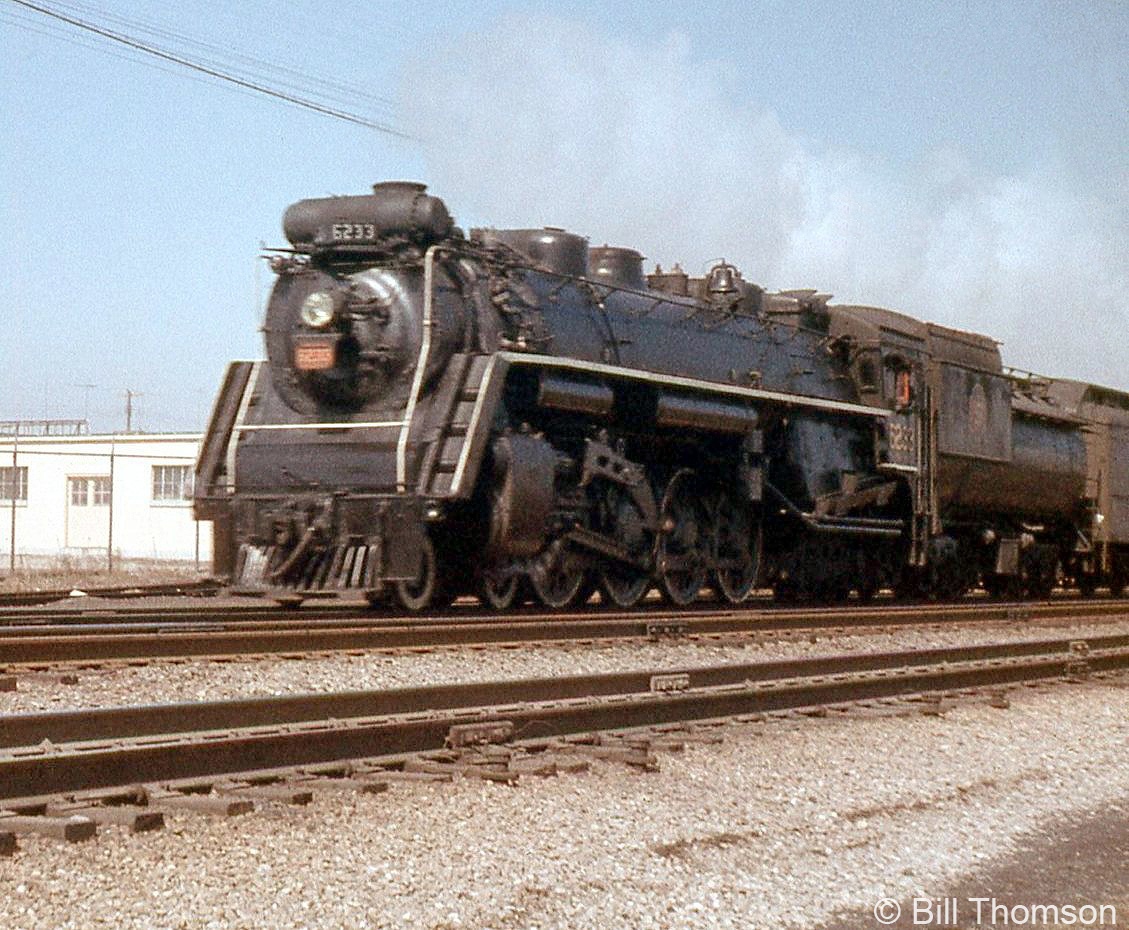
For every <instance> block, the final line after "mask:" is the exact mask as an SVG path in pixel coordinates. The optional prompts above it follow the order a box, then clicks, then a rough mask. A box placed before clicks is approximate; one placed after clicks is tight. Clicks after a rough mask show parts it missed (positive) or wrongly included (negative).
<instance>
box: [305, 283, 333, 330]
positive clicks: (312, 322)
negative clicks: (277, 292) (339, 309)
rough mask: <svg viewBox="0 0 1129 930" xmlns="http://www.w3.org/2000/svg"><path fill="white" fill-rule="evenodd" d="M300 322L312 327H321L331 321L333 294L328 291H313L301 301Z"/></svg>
mask: <svg viewBox="0 0 1129 930" xmlns="http://www.w3.org/2000/svg"><path fill="white" fill-rule="evenodd" d="M300 315H301V317H302V322H303V323H305V324H306V325H307V326H309V327H311V328H313V329H322V328H323V327H325V326H328V325H329V324H330V323H332V322H333V315H334V307H333V295H332V294H331V293H330V292H329V291H314V292H313V293H312V294H310V295H309V296H308V297H307V298H306V299H305V300H303V301H302V310H301V314H300Z"/></svg>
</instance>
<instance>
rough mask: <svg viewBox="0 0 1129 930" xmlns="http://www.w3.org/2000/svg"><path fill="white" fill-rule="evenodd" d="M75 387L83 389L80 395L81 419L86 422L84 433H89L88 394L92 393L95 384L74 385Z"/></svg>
mask: <svg viewBox="0 0 1129 930" xmlns="http://www.w3.org/2000/svg"><path fill="white" fill-rule="evenodd" d="M75 387H77V388H82V389H83V392H84V393H83V395H82V418H83V419H84V420H85V421H86V431H87V432H88V433H89V432H90V392H91V391H93V390H94V389H95V388H96V387H98V385H97V384H76V385H75Z"/></svg>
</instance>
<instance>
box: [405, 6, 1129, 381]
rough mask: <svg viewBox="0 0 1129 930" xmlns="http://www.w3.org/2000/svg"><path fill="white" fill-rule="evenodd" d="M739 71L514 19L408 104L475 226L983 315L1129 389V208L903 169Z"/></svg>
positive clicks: (1041, 364)
mask: <svg viewBox="0 0 1129 930" xmlns="http://www.w3.org/2000/svg"><path fill="white" fill-rule="evenodd" d="M746 65H747V66H748V67H753V68H755V67H756V63H755V62H741V63H737V66H739V67H744V66H746ZM732 67H733V65H732V64H726V63H724V62H718V61H708V60H701V59H700V58H697V57H695V56H694V55H693V54H692V52H691V50H690V47H689V45H688V43H687V42H686V41H685V40H684V39H682V38H680V37H679V36H677V35H673V36H671V37H669V38H668V39H667V40H666V41H664V42H661V43H659V44H654V45H645V44H642V43H633V42H630V41H624V40H619V39H612V38H609V37H606V36H603V35H600V34H598V33H596V32H595V31H593V30H592V29H590V28H587V27H585V26H583V25H579V24H576V23H572V22H568V21H564V20H560V19H554V18H548V17H539V16H511V17H508V18H507V19H506V20H504V21H502V22H500V23H494V24H491V26H490V27H489V29H488V30H486V31H484V32H482V33H475V34H468V35H466V36H463V37H462V38H460V39H458V40H455V41H452V42H451V43H450V44H449V45H448V46H446V47H440V48H433V49H432V50H431V53H430V54H429V56H428V58H427V60H426V61H419V62H417V63H416V64H415V65H414V66H413V67H411V68H410V69H409V70H408V72H407V74H406V77H405V82H404V92H403V94H402V104H401V105H402V108H403V112H404V114H405V117H406V119H407V120H408V122H409V124H410V128H411V131H412V132H414V133H415V134H416V135H418V136H421V137H423V138H425V139H426V140H427V142H428V146H427V155H426V163H427V178H426V179H427V180H428V182H429V183H430V185H431V188H432V190H433V191H434V192H435V193H437V194H439V195H440V196H443V197H445V199H446V200H447V203H448V206H449V207H450V208H451V209H452V211H454V212H455V213H456V215H457V217H458V218H459V219H460V220H461V221H462V222H463V223H464V225H477V224H487V225H493V226H540V225H558V226H565V227H567V228H569V229H571V230H573V231H576V232H580V233H583V234H585V235H587V236H589V237H590V238H591V240H592V242H593V244H600V243H603V242H608V243H610V244H612V245H628V246H632V247H634V248H638V249H639V250H640V251H642V252H643V253H644V254H646V255H647V256H649V258H650V260H651V261H659V262H662V263H663V265H664V266H669V265H671V264H673V263H674V262H675V261H681V262H682V263H683V266H684V267H685V268H686V269H687V270H688V271H690V272H691V273H700V271H701V270H702V269H703V267H704V266H705V265H706V263H708V262H709V261H710V260H711V259H713V258H717V257H720V256H724V257H725V258H727V259H730V260H732V261H734V262H735V263H736V264H738V266H739V267H741V268H742V270H743V271H744V273H745V276H746V277H747V278H748V279H750V280H754V281H757V282H758V283H760V284H762V285H764V286H766V287H769V288H781V287H814V288H818V289H819V290H822V291H830V292H833V293H835V295H836V299H837V300H838V301H841V302H858V303H870V304H877V305H881V306H887V307H890V308H892V309H897V310H900V311H902V312H904V313H909V314H911V315H913V316H917V317H920V318H923V319H930V320H936V321H938V322H941V323H945V324H947V325H951V326H957V327H961V328H967V329H973V330H976V331H980V332H984V333H986V334H988V335H991V336H994V337H995V338H997V339H1000V340H1002V341H1003V342H1004V343H1005V347H1004V356H1005V360H1006V361H1007V362H1008V363H1009V364H1012V365H1015V366H1018V367H1024V368H1030V369H1034V370H1039V371H1044V372H1048V373H1052V374H1059V375H1062V376H1066V377H1077V378H1083V379H1087V380H1095V381H1099V382H1102V383H1107V384H1111V385H1113V386H1118V387H1122V388H1129V345H1127V340H1126V335H1127V333H1129V327H1127V323H1129V319H1127V314H1126V297H1125V295H1126V293H1127V292H1129V271H1127V267H1126V258H1125V257H1126V255H1127V254H1129V230H1127V227H1126V216H1125V213H1124V211H1123V210H1118V209H1116V207H1115V206H1112V205H1101V204H1096V203H1093V202H1090V201H1088V200H1087V199H1086V198H1084V197H1082V196H1080V195H1079V194H1077V193H1075V192H1072V191H1071V190H1070V189H1068V188H1067V187H1066V186H1065V185H1064V184H1062V183H1059V182H1057V181H1056V180H1055V178H1053V177H1052V176H1050V175H1049V174H1047V173H1040V172H1039V171H1037V170H1032V171H1030V172H1029V173H1027V174H1024V175H1021V176H1013V177H1005V176H1000V177H984V176H982V175H978V174H977V172H976V171H974V170H973V169H972V168H971V167H970V165H969V164H968V162H967V160H965V159H964V158H962V156H961V153H959V152H955V151H945V152H938V153H935V155H934V156H933V157H932V158H930V159H929V160H928V161H927V163H925V164H920V165H917V166H914V167H912V168H908V169H902V171H901V172H900V173H895V172H894V171H893V170H892V169H891V168H890V167H889V166H887V165H885V164H882V163H868V162H867V161H866V160H864V159H863V158H861V157H859V156H857V155H852V154H851V153H847V152H841V151H836V150H835V149H833V148H829V146H831V145H832V144H833V143H834V140H830V139H824V140H813V139H806V138H802V137H801V136H800V135H799V134H797V133H794V132H790V131H789V130H788V129H786V128H785V127H783V126H782V125H781V124H780V121H779V120H778V119H777V117H776V116H775V114H773V113H772V112H770V111H768V110H765V109H764V108H758V107H756V106H752V105H750V106H748V107H744V106H738V105H736V104H735V103H734V102H733V99H734V95H733V94H732V93H731V89H730V87H729V86H728V85H729V80H728V77H727V75H728V73H729V69H730V68H732ZM802 79H803V74H802V70H798V71H797V80H802Z"/></svg>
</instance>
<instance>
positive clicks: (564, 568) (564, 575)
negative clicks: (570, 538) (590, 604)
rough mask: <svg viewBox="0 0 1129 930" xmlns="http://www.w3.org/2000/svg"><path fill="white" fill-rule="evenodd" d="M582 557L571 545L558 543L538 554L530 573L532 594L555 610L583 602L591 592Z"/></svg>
mask: <svg viewBox="0 0 1129 930" xmlns="http://www.w3.org/2000/svg"><path fill="white" fill-rule="evenodd" d="M587 576H588V571H587V568H586V567H585V565H584V561H583V559H581V557H580V556H579V555H577V554H576V553H575V552H573V551H572V550H570V549H569V548H568V546H566V545H565V544H564V543H561V542H555V543H553V544H552V545H550V546H549V548H548V549H547V550H546V551H545V552H543V553H541V555H540V556H538V558H537V561H536V562H535V563H534V565H533V568H532V569H531V570H530V572H529V583H530V585H531V586H532V587H533V593H534V594H535V595H536V596H537V600H539V601H540V602H541V603H542V604H544V605H545V606H546V607H551V608H553V609H554V610H557V609H560V608H562V607H570V606H572V605H574V604H578V603H580V599H581V596H583V598H584V600H585V601H586V600H588V597H589V596H590V595H591V594H592V588H591V586H590V583H589V582H588V577H587Z"/></svg>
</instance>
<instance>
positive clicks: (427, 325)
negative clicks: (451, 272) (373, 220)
mask: <svg viewBox="0 0 1129 930" xmlns="http://www.w3.org/2000/svg"><path fill="white" fill-rule="evenodd" d="M440 248H442V247H441V246H438V245H433V246H431V247H430V248H429V249H428V250H427V254H426V255H425V256H424V259H423V320H422V326H421V329H422V333H421V337H420V345H419V361H418V362H416V370H415V374H414V376H413V377H412V387H411V391H409V393H408V405H407V407H405V408H404V419H403V421H402V424H401V426H400V438H399V439H398V440H397V441H396V490H397V491H400V492H404V491H407V489H408V434H409V433H410V432H411V430H412V418H413V416H414V415H415V410H416V403H417V402H418V401H419V393H420V390H421V389H422V387H423V375H424V371H425V369H426V368H427V361H428V358H429V357H430V356H431V326H432V321H431V302H432V288H433V278H434V267H435V254H436V252H438V251H439V250H440Z"/></svg>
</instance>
